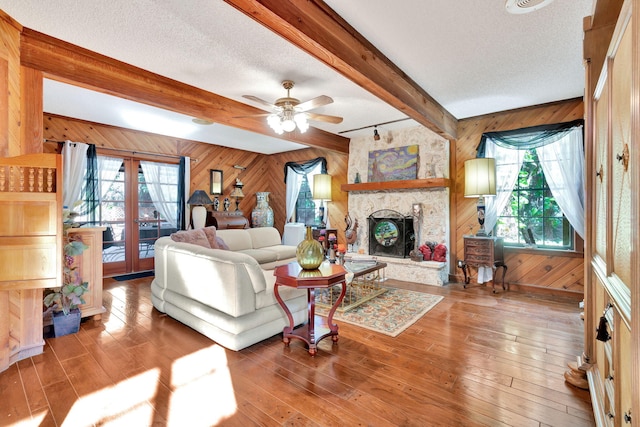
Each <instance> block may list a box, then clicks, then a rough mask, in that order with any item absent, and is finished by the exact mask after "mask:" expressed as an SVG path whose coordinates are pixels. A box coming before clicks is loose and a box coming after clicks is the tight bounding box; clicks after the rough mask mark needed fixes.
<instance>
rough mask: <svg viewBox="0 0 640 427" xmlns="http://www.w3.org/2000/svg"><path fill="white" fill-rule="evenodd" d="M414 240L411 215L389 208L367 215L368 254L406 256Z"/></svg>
mask: <svg viewBox="0 0 640 427" xmlns="http://www.w3.org/2000/svg"><path fill="white" fill-rule="evenodd" d="M414 240H415V236H414V233H413V217H411V216H403V215H402V214H401V213H400V212H396V211H392V210H389V209H383V210H379V211H376V212H374V213H372V214H371V215H370V216H369V255H380V256H388V257H396V258H406V257H408V256H409V252H411V250H412V249H413V244H414Z"/></svg>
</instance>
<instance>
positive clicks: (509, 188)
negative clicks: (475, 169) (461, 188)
mask: <svg viewBox="0 0 640 427" xmlns="http://www.w3.org/2000/svg"><path fill="white" fill-rule="evenodd" d="M582 129H583V123H582V120H575V121H573V122H567V123H558V124H554V125H541V126H533V127H529V128H523V129H515V130H508V131H503V132H486V133H484V134H482V139H481V141H480V145H479V146H478V157H489V158H494V159H495V163H496V189H497V194H496V196H495V197H487V198H485V202H486V211H485V227H486V228H487V229H488V230H493V231H494V235H495V236H499V237H503V238H504V240H505V244H510V245H514V246H515V245H527V244H531V245H535V246H536V247H542V248H552V249H573V248H574V243H573V237H574V231H575V233H577V234H578V235H580V236H582V237H583V238H584V216H585V215H584V213H585V211H584V147H583V135H582Z"/></svg>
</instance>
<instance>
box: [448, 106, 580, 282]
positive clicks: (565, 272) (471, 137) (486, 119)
mask: <svg viewBox="0 0 640 427" xmlns="http://www.w3.org/2000/svg"><path fill="white" fill-rule="evenodd" d="M583 114H584V111H583V102H582V98H579V99H572V100H568V101H563V102H555V103H550V104H544V105H540V106H533V107H528V108H522V109H517V110H510V111H505V112H501V113H495V114H488V115H485V116H479V117H473V118H469V119H464V120H460V121H459V123H458V140H457V141H456V144H455V156H454V157H455V166H454V167H453V172H452V174H453V175H454V177H455V183H456V184H455V188H454V194H453V195H452V203H453V204H455V206H456V209H455V212H456V214H455V217H454V219H455V224H452V225H451V230H452V233H453V234H454V235H453V236H452V239H451V241H452V246H453V248H452V249H453V251H452V254H451V257H452V258H451V259H452V260H453V261H454V262H455V259H456V257H457V259H462V258H463V252H464V251H463V236H464V235H465V234H470V232H471V233H474V232H475V231H476V230H477V228H478V219H477V214H476V201H475V200H473V199H467V198H464V196H463V195H464V162H465V160H469V159H472V158H474V157H475V156H476V147H477V146H478V143H479V142H480V137H481V136H482V133H483V132H493V131H504V130H510V129H519V128H523V127H528V126H536V125H543V124H552V123H561V122H568V121H571V120H576V119H580V118H583ZM576 243H577V246H579V247H578V248H577V252H578V253H577V254H576V253H571V254H563V253H562V252H554V251H544V252H543V251H534V250H526V249H506V250H505V261H506V263H507V265H508V272H507V276H506V280H507V282H509V284H510V285H511V288H512V289H516V288H518V287H520V288H526V289H527V290H539V291H540V290H546V291H549V292H562V291H568V292H575V293H579V294H582V293H583V284H584V272H583V266H584V260H583V256H582V254H581V253H580V252H582V249H583V248H582V241H581V240H580V239H578V241H577V242H576ZM452 264H453V263H452ZM453 265H454V267H453V268H454V269H455V264H453ZM453 274H454V275H455V277H456V279H457V280H461V272H460V271H459V269H458V270H457V271H454V272H453Z"/></svg>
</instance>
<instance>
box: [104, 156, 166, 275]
mask: <svg viewBox="0 0 640 427" xmlns="http://www.w3.org/2000/svg"><path fill="white" fill-rule="evenodd" d="M98 164H99V167H98V168H99V170H100V191H101V199H100V203H99V206H98V212H97V217H98V218H99V219H98V221H97V222H98V223H99V224H100V226H102V227H105V231H104V233H103V251H102V259H103V274H104V276H106V277H108V276H114V275H120V274H126V273H136V272H142V271H149V270H153V268H154V251H153V245H154V243H155V241H156V240H157V239H158V238H159V237H161V236H168V235H169V234H171V233H173V232H175V231H176V229H177V228H176V225H175V224H174V223H175V218H176V217H177V212H176V211H177V206H178V205H177V193H178V191H177V185H178V181H177V179H175V176H177V172H176V173H175V174H173V169H175V170H176V171H177V165H174V164H167V163H162V164H159V165H160V166H161V168H160V170H165V169H169V170H171V172H172V173H171V176H172V177H173V178H171V177H170V178H167V175H166V174H160V175H159V176H155V175H156V174H153V175H154V176H153V177H146V176H145V174H144V172H143V167H142V165H141V160H140V159H136V158H126V157H125V158H122V157H108V158H103V157H101V156H99V162H98ZM100 165H102V167H101V166H100ZM174 175H175V176H174ZM154 180H156V181H154ZM157 181H163V182H157ZM155 184H159V185H160V186H162V188H163V190H162V192H164V193H167V194H169V195H168V196H167V197H165V198H163V200H162V201H158V200H157V197H156V200H155V202H154V201H153V199H152V197H151V194H154V191H155V190H154V189H151V191H150V187H152V186H154V185H155ZM154 188H158V186H156V187H154ZM171 210H173V211H171ZM169 216H170V217H172V218H173V222H172V221H168V220H167V217H169Z"/></svg>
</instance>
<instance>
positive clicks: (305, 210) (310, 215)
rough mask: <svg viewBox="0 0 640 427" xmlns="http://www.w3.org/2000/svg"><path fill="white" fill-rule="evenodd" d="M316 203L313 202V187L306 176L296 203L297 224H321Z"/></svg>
mask: <svg viewBox="0 0 640 427" xmlns="http://www.w3.org/2000/svg"><path fill="white" fill-rule="evenodd" d="M316 212H317V210H316V203H315V201H314V200H313V195H312V193H311V187H310V186H309V180H308V179H307V175H304V177H303V178H302V182H301V183H300V192H299V193H298V200H297V201H296V222H302V223H304V224H305V225H318V224H319V223H320V221H319V219H318V217H317V216H316Z"/></svg>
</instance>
